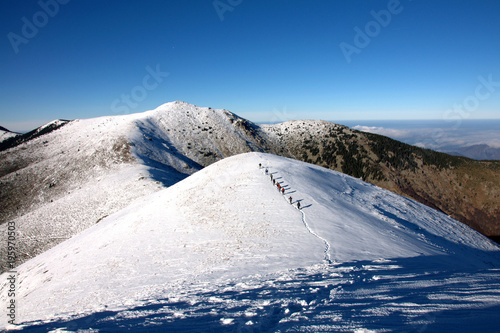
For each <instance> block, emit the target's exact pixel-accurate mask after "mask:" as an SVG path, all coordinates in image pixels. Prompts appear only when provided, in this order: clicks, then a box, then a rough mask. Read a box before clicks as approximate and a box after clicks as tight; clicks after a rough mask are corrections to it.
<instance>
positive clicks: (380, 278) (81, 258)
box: [0, 153, 500, 331]
mask: <svg viewBox="0 0 500 333" xmlns="http://www.w3.org/2000/svg"><path fill="white" fill-rule="evenodd" d="M259 164H261V165H262V168H259ZM266 170H267V174H266ZM271 175H272V176H273V178H274V180H275V181H277V182H279V183H280V186H282V187H283V188H284V189H285V193H284V194H282V193H280V192H279V191H278V189H277V187H276V186H275V185H273V184H272V182H271ZM290 197H291V202H290ZM297 203H300V205H301V209H300V210H299V209H297ZM499 255H500V249H499V248H498V246H496V245H494V244H493V243H492V242H491V241H489V240H488V239H487V238H485V237H484V236H482V235H480V234H479V233H477V232H475V231H473V230H471V229H470V228H468V227H466V226H464V225H463V224H461V223H460V222H458V221H456V220H453V219H452V218H449V217H447V216H445V215H444V214H442V213H440V212H437V211H435V210H433V209H430V208H428V207H426V206H423V205H421V204H419V203H416V202H414V201H412V200H409V199H406V198H404V197H401V196H398V195H396V194H393V193H391V192H388V191H386V190H383V189H380V188H378V187H376V186H373V185H370V184H367V183H365V182H362V181H361V180H359V179H356V178H352V177H349V176H346V175H344V174H340V173H338V172H335V171H331V170H327V169H324V168H321V167H318V166H314V165H311V164H307V163H303V162H298V161H296V160H291V159H287V158H283V157H277V156H274V155H269V154H262V153H248V154H242V155H238V156H233V157H230V158H226V159H224V160H222V161H220V162H217V163H215V164H212V165H210V166H209V167H207V168H205V169H203V170H201V171H199V172H197V173H195V174H193V175H191V176H190V177H188V178H186V179H184V180H183V181H180V182H178V183H177V184H175V185H173V186H171V187H169V188H167V189H164V190H161V191H159V192H157V193H154V194H151V195H149V196H146V197H144V198H142V199H139V200H138V201H137V202H136V203H135V204H133V205H131V206H129V207H127V208H125V209H123V210H121V211H119V212H117V213H115V214H113V215H111V216H109V217H107V218H105V219H103V220H102V221H100V222H99V224H97V225H95V226H93V227H92V228H89V229H87V230H86V231H84V232H82V233H80V234H79V235H77V236H75V237H73V238H72V239H70V240H67V241H65V242H64V243H62V244H60V245H58V246H56V247H54V248H52V249H51V250H49V251H47V252H45V253H43V254H41V255H39V256H37V257H36V258H34V259H31V260H30V261H28V262H26V263H25V264H23V265H21V266H20V267H18V271H17V275H18V276H19V285H18V290H17V295H18V296H17V300H16V301H17V303H18V304H19V312H18V318H19V319H20V321H23V322H26V321H36V322H37V323H32V325H33V324H34V325H41V327H44V325H47V327H48V328H53V329H54V328H56V327H66V328H67V327H68V324H67V323H68V322H71V323H73V324H75V325H78V324H77V323H80V325H86V326H85V327H86V328H92V327H94V328H95V326H96V325H97V326H99V325H101V328H102V329H103V330H106V329H109V328H110V326H113V327H114V325H115V323H118V322H121V321H124V320H125V323H126V322H127V320H129V321H130V320H132V319H131V318H134V320H132V321H131V322H134V323H135V324H134V325H137V326H134V327H135V328H139V327H142V328H146V329H147V328H148V327H149V329H154V328H155V327H158V326H157V325H165V326H164V328H165V329H166V330H168V329H169V328H170V329H173V330H175V328H180V327H184V329H185V328H186V327H190V326H186V320H188V319H189V318H191V319H192V321H191V322H190V321H189V320H188V321H187V324H189V323H190V324H191V325H194V326H192V328H195V327H197V326H196V324H195V323H196V322H197V320H203V319H202V318H205V319H204V320H207V321H206V322H207V323H210V325H209V326H208V328H210V329H213V330H216V329H217V327H218V326H221V327H224V326H225V327H226V329H229V328H230V329H231V330H232V331H237V330H242V329H244V328H245V327H246V328H247V329H252V327H254V328H255V329H256V330H276V329H278V328H279V327H280V325H285V326H283V327H285V328H286V327H298V326H294V325H299V326H302V325H305V326H307V325H312V324H313V322H311V321H310V320H313V318H314V320H315V321H314V325H313V326H307V327H309V329H314V327H317V326H315V325H322V326H319V327H323V329H326V328H329V329H334V328H335V327H337V329H336V330H337V331H339V328H338V327H339V325H340V327H343V328H351V330H350V331H354V329H357V328H366V327H371V326H370V325H367V323H369V322H370V321H369V319H367V318H366V316H365V317H363V316H360V317H359V318H357V319H355V317H356V316H355V315H354V314H352V313H351V315H348V316H346V314H345V313H344V310H343V306H346V307H349V306H357V305H352V304H359V303H360V301H361V300H362V299H363V300H366V299H369V298H370V297H371V295H372V294H373V295H376V294H377V295H379V301H381V300H382V298H381V297H384V298H383V301H384V302H385V303H384V304H381V303H380V302H374V303H373V304H371V305H369V306H367V308H364V309H363V311H372V312H371V313H372V315H374V316H375V317H377V316H380V318H382V317H387V316H388V315H390V314H391V313H393V312H396V313H401V311H407V312H408V314H407V317H406V318H407V319H409V318H413V317H412V316H415V315H417V314H418V313H420V314H422V312H419V311H422V309H421V308H420V307H419V305H418V302H428V301H423V300H422V299H420V298H419V297H417V296H414V297H413V298H410V299H408V298H400V297H399V293H398V292H397V291H391V292H388V290H392V289H386V288H387V287H388V285H387V284H386V283H387V281H389V280H387V279H388V278H389V276H390V275H391V274H392V276H393V277H392V278H391V281H392V280H394V279H395V281H399V282H398V284H396V285H394V286H392V287H391V288H395V290H397V288H398V286H399V287H401V288H403V287H404V290H405V292H409V291H408V290H413V291H412V292H411V293H412V294H413V295H417V294H418V292H419V288H423V290H422V292H424V290H425V292H428V291H429V288H435V289H432V290H434V291H435V292H436V294H435V295H432V296H431V297H435V298H429V299H434V300H435V303H433V305H434V309H435V310H430V309H429V310H428V313H432V311H442V309H447V308H446V306H447V304H448V306H449V304H450V300H451V299H456V300H458V299H459V298H462V297H463V295H469V296H470V297H471V298H468V299H467V302H473V303H474V304H475V306H482V307H491V306H495V307H498V306H500V296H499V295H498V293H495V292H494V291H488V290H487V289H486V290H485V288H487V287H484V288H483V286H484V285H486V284H489V286H495V285H496V286H499V285H500V274H499V269H500V257H499ZM410 262H411V265H410V264H409V263H410ZM405 265H410V266H408V267H405ZM412 269H416V270H415V271H412ZM449 271H453V272H456V273H453V274H454V275H453V276H451V277H450V278H452V279H454V280H453V281H455V282H454V283H452V285H453V286H449V285H447V287H446V288H444V287H443V288H438V287H437V285H436V283H437V281H439V279H441V278H443V277H445V275H444V274H445V272H446V274H449ZM382 272H384V273H382ZM477 272H481V273H480V275H477V274H479V273H477ZM485 272H487V275H484V274H485ZM398 274H402V275H401V276H398ZM363 276H364V277H363ZM446 276H447V277H449V276H448V275H446ZM306 277H307V279H306ZM320 277H321V278H320ZM413 277H415V279H416V280H415V284H408V283H410V281H412V279H413ZM2 278H4V276H2ZM294 279H296V280H295V281H296V282H290V283H291V284H289V285H283V286H282V288H283V290H289V291H290V292H291V291H292V290H293V293H290V294H288V296H286V295H281V294H279V297H282V299H281V298H280V299H273V298H270V299H269V300H268V301H267V303H266V301H265V300H264V299H261V297H266V296H264V295H266V294H265V291H266V290H267V288H272V287H271V286H272V285H273V284H275V283H279V282H278V281H287V280H289V281H293V280H294ZM4 281H5V279H2V283H3V282H4ZM297 281H303V282H302V283H299V284H297V283H298V282H297ZM354 283H357V284H356V285H354V286H356V287H355V288H357V289H352V288H353V287H349V286H351V285H353V284H354ZM456 283H459V284H460V293H458V292H457V290H456V289H453V292H452V291H451V289H448V288H455V285H456ZM438 285H439V283H438ZM266 286H267V287H266ZM306 286H307V287H306ZM5 288H6V284H5V283H4V285H3V287H2V289H0V295H2V296H1V297H2V301H6V296H5V295H6V294H5V290H6V289H5ZM288 288H290V289H288ZM295 288H297V289H295ZM301 288H302V289H301ZM304 288H306V289H304ZM349 288H351V289H349ZM359 288H360V289H359ZM377 288H378V289H377ZM479 289H480V290H481V295H480V296H473V295H474V292H476V291H477V290H479ZM257 290H262V295H260V293H259V292H257ZM299 290H302V291H299ZM349 290H351V291H349ZM250 292H251V293H252V294H253V293H256V294H253V296H251V294H250ZM324 292H325V293H324ZM346 293H347V294H346ZM349 293H350V294H349ZM179 295H184V296H185V297H187V299H184V300H183V301H182V302H187V303H185V304H186V307H183V310H182V311H181V312H179V311H180V310H179V306H180V305H181V304H184V303H182V302H181V301H180V300H179V297H180V296H179ZM203 295H209V296H203ZM229 295H232V296H231V297H230V298H231V299H232V301H231V302H232V303H230V301H229V298H227V297H229ZM245 295H246V296H245ZM258 295H260V296H258ZM267 295H269V294H267ZM270 295H275V296H276V295H278V294H273V293H272V292H271V294H270ZM292 295H293V296H292ZM483 296H484V297H483ZM249 297H250V298H252V297H255V299H254V300H253V301H255V303H253V301H252V299H249ZM287 297H288V298H287ZM311 297H312V298H311ZM474 297H475V298H474ZM316 298H317V299H316ZM259 299H261V300H262V302H261V301H259ZM342 299H343V301H342ZM313 300H314V301H313ZM436 300H439V301H436ZM441 300H442V301H441ZM187 304H190V305H189V306H188V305H187ZM224 304H225V305H224ZM269 304H274V306H272V307H268V305H269ZM339 304H340V305H339ZM470 304H471V303H467V304H466V305H464V306H470ZM282 306H283V310H279V309H280V308H281V307H282ZM190 307H193V308H196V309H198V311H193V312H189V311H190V310H188V309H189V308H190ZM236 308H238V309H240V310H236ZM141 309H142V310H141ZM215 309H218V310H217V311H216V310H215ZM244 309H246V310H244ZM377 309H379V311H382V312H384V311H386V312H385V313H380V312H379V313H378V314H377V312H376V311H377ZM402 309H404V310H402ZM410 309H413V310H412V311H410ZM436 309H438V310H436ZM439 309H441V310H439ZM214 311H215V312H214ZM224 311H226V315H227V313H228V312H230V313H232V316H233V317H232V318H226V317H224V316H225V315H224V314H223V312H224ZM266 311H267V312H266ZM335 311H337V312H335ZM187 312H189V313H190V314H187ZM258 313H261V316H260V315H259V316H258V315H257V314H258ZM335 313H337V314H335ZM426 313H427V312H426ZM198 315H199V316H202V317H198ZM298 315H301V316H300V317H298ZM151 316H153V317H154V318H156V319H152V318H153V317H151ZM207 316H208V317H207ZM339 316H340V317H339ZM235 317H236V318H239V319H237V320H235ZM78 318H85V319H84V320H83V321H80V320H79V319H78ZM125 318H127V319H125ZM146 318H150V319H151V320H149V319H146ZM209 318H213V320H212V319H209ZM266 318H267V319H266ZM307 318H309V319H307ZM333 318H336V320H333ZM360 318H364V319H360ZM377 318H378V317H377ZM2 320H4V318H2ZM40 321H45V324H43V323H42V322H40ZM131 322H129V324H131ZM407 322H409V321H407ZM65 323H66V324H65ZM308 323H309V324H308ZM257 324H258V326H255V325H257ZM102 325H104V326H102ZM106 325H109V326H108V327H107V326H106ZM117 325H118V324H117ZM120 325H121V324H120ZM125 325H126V327H129V328H131V329H134V327H131V326H127V324H125ZM176 325H180V326H176ZM182 325H183V326H182ZM332 325H333V326H332ZM360 325H361V326H360ZM106 327H107V328H106ZM116 327H117V328H116V329H118V327H119V325H118V326H116ZM160 327H163V326H160ZM77 328H82V327H77ZM219 328H220V327H219ZM334 330H335V329H334Z"/></svg>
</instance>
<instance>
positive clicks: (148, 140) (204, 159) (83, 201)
mask: <svg viewBox="0 0 500 333" xmlns="http://www.w3.org/2000/svg"><path fill="white" fill-rule="evenodd" d="M239 119H240V118H239V117H237V116H236V115H234V114H232V113H230V112H229V111H226V110H220V109H212V108H208V107H206V108H203V107H197V106H194V105H191V104H188V103H185V102H180V101H176V102H170V103H166V104H164V105H161V106H159V107H158V108H156V109H154V110H151V111H146V112H142V113H137V114H129V115H120V116H106V117H99V118H91V119H77V120H74V121H71V122H69V123H68V124H66V125H64V126H63V127H61V128H59V129H58V130H55V131H53V132H51V133H48V134H46V135H43V136H40V137H38V138H35V139H33V140H30V141H28V142H25V143H23V144H21V145H19V146H16V147H14V148H11V149H9V150H7V151H4V152H0V157H1V160H2V163H5V165H11V166H12V169H15V170H16V171H15V172H10V173H8V174H6V175H4V176H2V177H1V178H0V180H1V182H2V186H4V185H3V183H5V184H9V186H10V187H13V188H15V190H13V191H12V192H14V193H15V195H11V196H12V197H21V198H22V199H21V202H22V203H23V204H22V205H21V204H20V203H18V202H14V203H12V204H11V206H12V207H14V208H15V209H14V213H12V214H16V215H14V216H12V215H9V216H7V217H5V218H3V220H2V219H0V235H5V238H2V239H6V235H7V223H4V222H7V221H13V223H14V224H15V225H16V232H17V233H18V239H17V240H18V244H17V246H18V249H17V250H18V251H19V252H20V253H21V254H22V257H23V259H24V258H26V257H33V256H35V255H37V254H40V253H42V252H44V251H46V250H47V249H49V248H51V247H53V246H55V245H56V244H58V243H60V242H61V241H63V240H65V239H68V238H70V237H72V236H74V235H76V234H78V233H79V232H81V231H82V230H85V229H86V228H88V227H90V226H92V225H94V224H96V223H97V222H99V221H100V220H102V218H103V217H106V216H108V215H110V214H112V213H115V212H117V211H118V210H120V209H123V208H125V207H127V206H128V205H130V204H131V203H133V202H134V200H136V199H137V198H142V197H143V196H145V195H148V194H151V193H154V192H156V191H158V190H160V189H162V188H164V187H166V186H170V185H172V184H174V183H176V182H178V181H179V180H181V179H183V178H185V177H187V176H189V175H191V174H193V173H194V172H196V171H198V170H200V169H202V168H203V167H204V166H206V165H208V164H210V163H213V162H215V161H216V160H218V159H221V158H224V157H227V156H229V155H233V154H236V153H242V152H248V151H251V150H252V149H253V148H256V147H257V146H256V145H257V144H256V143H253V142H250V141H249V138H248V137H246V136H245V133H244V132H243V131H242V130H241V129H240V128H238V127H237V126H235V124H236V123H237V121H238V120H239ZM54 124H56V125H57V124H60V121H53V122H51V123H49V124H47V125H45V126H42V127H40V129H39V130H42V129H44V128H46V127H47V126H50V125H54ZM2 190H3V188H2ZM12 192H11V193H12ZM2 195H3V196H4V193H3V191H2ZM0 215H3V214H0ZM5 251H6V247H1V248H0V255H1V257H2V258H5V257H6V255H5V254H6V252H5ZM3 261H4V260H2V262H1V263H0V271H3V270H2V266H5V262H3ZM2 264H3V265H2Z"/></svg>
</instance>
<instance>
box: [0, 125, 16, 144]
mask: <svg viewBox="0 0 500 333" xmlns="http://www.w3.org/2000/svg"><path fill="white" fill-rule="evenodd" d="M18 134H19V133H14V132H11V131H9V130H8V129H6V128H4V127H2V126H0V142H2V141H4V140H7V139H8V138H12V137H15V136H16V135H18Z"/></svg>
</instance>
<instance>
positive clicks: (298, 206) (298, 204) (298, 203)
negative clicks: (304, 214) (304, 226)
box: [297, 201, 300, 210]
mask: <svg viewBox="0 0 500 333" xmlns="http://www.w3.org/2000/svg"><path fill="white" fill-rule="evenodd" d="M297 209H298V210H300V202H299V201H297Z"/></svg>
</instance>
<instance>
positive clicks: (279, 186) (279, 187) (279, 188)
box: [276, 182, 281, 190]
mask: <svg viewBox="0 0 500 333" xmlns="http://www.w3.org/2000/svg"><path fill="white" fill-rule="evenodd" d="M276 186H278V190H281V185H280V183H279V182H278V185H276Z"/></svg>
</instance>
